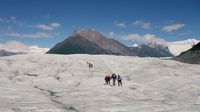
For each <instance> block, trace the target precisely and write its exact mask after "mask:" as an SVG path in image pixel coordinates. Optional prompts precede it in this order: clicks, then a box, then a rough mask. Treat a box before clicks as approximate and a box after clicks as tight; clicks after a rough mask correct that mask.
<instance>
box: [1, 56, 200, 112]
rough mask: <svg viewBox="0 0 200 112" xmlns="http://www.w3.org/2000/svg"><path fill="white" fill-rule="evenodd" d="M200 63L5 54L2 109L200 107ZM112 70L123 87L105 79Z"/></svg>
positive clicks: (145, 111) (182, 110)
mask: <svg viewBox="0 0 200 112" xmlns="http://www.w3.org/2000/svg"><path fill="white" fill-rule="evenodd" d="M87 62H90V63H92V64H93V65H94V68H92V69H89V68H88V65H87ZM199 68H200V65H192V64H184V63H181V62H176V61H173V60H170V59H168V58H148V57H146V58H141V57H130V56H112V55H87V54H74V55H55V54H24V55H15V56H8V57H1V58H0V76H1V78H0V112H199V111H200V70H199ZM112 73H116V74H119V75H121V76H122V78H123V80H122V83H123V87H119V86H110V85H105V84H104V77H105V75H111V74H112ZM111 82H112V81H111Z"/></svg>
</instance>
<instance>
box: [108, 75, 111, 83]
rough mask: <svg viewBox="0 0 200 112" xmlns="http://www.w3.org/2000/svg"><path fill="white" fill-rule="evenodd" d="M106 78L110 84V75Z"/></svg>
mask: <svg viewBox="0 0 200 112" xmlns="http://www.w3.org/2000/svg"><path fill="white" fill-rule="evenodd" d="M107 79H108V84H109V85H110V79H111V77H110V76H109V75H108V76H107Z"/></svg>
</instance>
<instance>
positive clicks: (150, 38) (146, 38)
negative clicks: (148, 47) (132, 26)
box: [122, 33, 165, 43]
mask: <svg viewBox="0 0 200 112" xmlns="http://www.w3.org/2000/svg"><path fill="white" fill-rule="evenodd" d="M122 39H123V40H131V41H140V42H145V43H155V42H156V43H164V42H165V40H164V39H161V38H158V37H156V36H155V35H153V34H145V35H140V34H137V33H135V34H129V35H125V36H123V37H122Z"/></svg>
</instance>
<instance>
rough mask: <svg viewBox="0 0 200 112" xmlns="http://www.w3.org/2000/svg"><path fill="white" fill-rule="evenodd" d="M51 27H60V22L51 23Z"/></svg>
mask: <svg viewBox="0 0 200 112" xmlns="http://www.w3.org/2000/svg"><path fill="white" fill-rule="evenodd" d="M51 27H54V28H57V27H60V23H51Z"/></svg>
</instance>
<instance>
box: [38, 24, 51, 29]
mask: <svg viewBox="0 0 200 112" xmlns="http://www.w3.org/2000/svg"><path fill="white" fill-rule="evenodd" d="M37 28H39V29H42V30H53V29H54V28H53V27H51V26H49V25H46V24H39V25H37Z"/></svg>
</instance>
